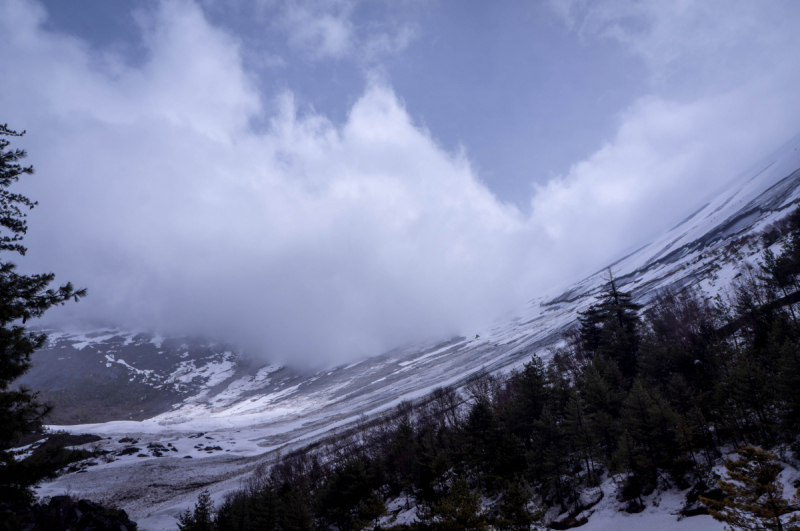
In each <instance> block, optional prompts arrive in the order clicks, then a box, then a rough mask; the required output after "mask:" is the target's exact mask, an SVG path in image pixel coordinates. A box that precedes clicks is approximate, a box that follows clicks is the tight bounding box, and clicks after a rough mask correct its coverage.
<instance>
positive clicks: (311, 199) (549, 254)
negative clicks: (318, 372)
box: [0, 0, 800, 366]
mask: <svg viewBox="0 0 800 531" xmlns="http://www.w3.org/2000/svg"><path fill="white" fill-rule="evenodd" d="M593 5H594V4H593ZM603 5H606V4H603ZM608 5H609V6H612V7H613V6H614V5H623V6H625V5H627V4H626V3H624V2H622V3H614V2H612V3H610V4H608ZM676 5H678V4H676ZM568 7H569V9H568V10H566V11H562V13H567V14H568V15H569V17H572V18H570V19H569V20H578V21H582V20H583V18H581V17H584V18H585V17H589V16H590V12H589V11H585V12H584V11H579V10H580V9H586V8H585V7H581V5H579V4H575V5H573V4H570V6H568ZM342 9H344V8H342ZM609 9H610V8H609ZM609 12H612V11H609ZM614 12H615V13H616V12H620V11H614ZM603 13H605V11H604V12H603ZM621 13H622V15H618V16H617V17H618V18H619V17H622V18H619V20H618V18H614V16H611V15H604V17H605V18H604V19H603V22H602V24H598V25H597V26H596V27H597V28H599V29H597V30H592V31H589V30H588V29H585V28H587V27H589V26H588V25H587V24H588V23H585V22H580V24H579V23H578V22H574V25H575V27H578V25H580V26H581V27H582V28H584V29H583V30H581V31H583V32H584V38H585V39H588V40H591V39H606V38H609V36H610V38H613V39H616V40H617V42H620V43H621V45H623V46H626V47H628V48H629V49H630V50H631V51H632V52H633V53H637V54H641V56H642V57H644V58H647V57H648V55H647V54H646V53H644V52H641V51H640V50H651V49H652V50H659V48H658V47H657V46H655V45H654V44H649V43H650V42H651V41H652V40H654V39H655V40H658V39H657V38H656V37H654V36H653V35H654V34H655V33H659V34H660V33H661V32H663V30H658V31H655V30H653V29H649V30H648V29H647V28H657V27H661V26H659V24H663V22H662V21H661V18H660V17H666V18H667V19H668V20H672V19H671V18H670V17H673V15H670V14H667V15H664V14H661V13H660V12H656V14H653V15H648V16H652V19H653V20H652V21H651V22H648V23H647V24H640V26H641V27H643V28H644V30H642V31H643V33H642V32H640V33H636V34H634V33H630V34H628V33H626V34H625V37H624V38H622V37H620V36H619V35H621V33H619V31H617V30H615V31H617V32H616V33H615V32H614V31H611V30H610V29H609V28H612V27H616V26H620V27H623V26H622V22H623V21H627V20H628V19H627V18H626V17H628V15H627V14H626V12H624V11H623V12H621ZM648 13H649V12H648ZM318 15H319V14H314V15H313V17H316V18H315V20H320V17H319V16H318ZM346 15H347V13H346V9H344V11H342V12H341V13H339V14H338V15H337V14H335V13H334V15H331V16H333V17H334V19H336V18H337V17H339V18H340V19H341V20H339V21H338V22H335V23H333V22H332V23H331V25H330V26H321V27H318V28H317V29H314V27H313V26H312V28H311V30H309V31H310V33H309V35H310V37H308V39H309V40H306V41H303V40H302V39H301V41H298V42H300V43H302V42H306V43H311V44H310V46H312V48H314V47H316V48H315V49H317V50H318V51H324V53H325V54H328V57H337V55H336V54H338V53H342V54H344V53H349V52H347V50H352V46H354V44H353V43H354V42H362V41H358V39H355V38H354V37H353V35H354V33H353V31H354V30H353V26H350V25H348V24H349V23H347V22H346V21H347V20H349V19H348V18H347V16H346ZM302 16H305V15H302ZM302 16H301V18H302ZM565 16H566V15H565ZM591 16H595V17H596V16H597V15H591ZM615 16H616V15H615ZM698 16H699V15H698ZM770 16H775V14H774V13H772V14H771V15H770ZM313 17H312V18H313ZM322 18H324V17H322ZM673 18H674V17H673ZM623 19H624V20H623ZM45 20H46V13H45V12H44V10H43V9H42V8H41V7H38V6H37V5H36V4H32V3H30V2H23V1H22V0H8V1H6V2H4V3H3V4H2V7H1V8H0V36H2V37H0V38H2V46H3V49H4V50H5V54H4V55H5V60H4V61H3V62H2V63H0V77H2V79H3V80H4V83H3V86H2V87H0V108H3V109H4V116H3V117H2V121H3V122H8V123H9V125H10V126H11V127H16V128H26V129H28V131H29V134H28V135H27V136H26V137H25V138H24V139H23V140H22V141H21V142H20V145H24V147H26V148H28V149H29V152H30V154H31V157H30V162H31V163H32V164H34V165H35V166H36V168H37V175H36V176H35V177H34V178H32V179H31V180H30V183H29V184H25V185H22V186H20V190H21V191H23V192H25V193H28V194H29V195H31V196H32V197H33V198H35V199H37V200H39V202H40V206H39V207H38V208H37V209H36V210H35V211H34V212H33V213H32V216H31V218H30V233H29V234H30V236H29V237H28V238H27V243H28V245H29V247H30V251H29V254H28V256H27V257H26V258H25V259H24V260H23V261H21V265H22V266H23V267H24V268H25V269H26V270H29V271H41V270H45V271H46V270H51V269H52V270H55V272H56V273H57V274H58V279H59V280H65V279H69V280H71V281H73V282H74V283H75V284H77V285H78V286H81V287H83V286H86V287H88V288H89V290H90V297H89V298H87V299H86V300H85V301H82V302H81V303H80V304H78V305H71V306H69V307H67V308H65V309H64V310H60V311H59V312H57V313H56V315H57V316H59V317H66V316H79V317H81V318H86V319H103V320H107V321H111V322H116V323H121V324H123V325H127V326H141V327H147V328H151V329H157V330H161V331H164V332H167V333H203V334H207V335H211V336H216V337H221V338H224V339H226V340H231V341H235V342H238V343H239V344H241V345H242V346H244V347H246V348H247V349H248V350H249V351H250V352H251V353H253V354H256V355H263V357H264V358H266V359H270V360H272V361H277V362H292V363H295V364H305V365H310V366H320V365H326V364H332V363H335V362H343V361H346V360H350V359H353V358H357V357H361V356H366V355H370V354H377V353H380V352H382V351H384V350H386V349H388V348H391V347H394V346H396V345H398V344H402V343H413V342H417V341H422V340H425V339H429V338H439V337H443V336H446V335H449V334H455V333H469V332H471V331H473V330H474V329H475V328H476V327H479V326H482V325H484V324H485V323H487V322H488V321H490V320H491V319H492V318H494V317H496V316H498V315H500V314H501V313H502V312H504V311H506V310H507V309H509V308H513V307H515V306H516V305H518V304H520V303H521V302H522V301H524V300H526V299H529V298H530V297H531V296H533V295H536V294H537V293H539V292H540V291H541V290H543V289H547V288H549V287H550V286H552V285H554V284H558V283H565V282H568V281H572V280H576V277H577V276H579V275H581V274H586V273H591V272H593V271H594V270H596V269H598V268H600V267H602V266H603V265H605V264H606V263H608V262H610V261H611V260H613V259H614V258H616V257H618V256H619V254H620V253H621V252H623V251H624V250H626V249H629V248H630V247H631V246H634V245H637V244H641V243H644V242H645V241H646V240H647V239H648V238H650V237H652V236H654V235H656V234H657V233H658V232H659V231H660V230H663V228H664V227H665V226H669V224H670V223H673V222H674V221H675V220H676V219H680V218H681V217H684V216H685V214H686V213H687V211H690V210H691V209H693V208H695V207H696V206H697V205H698V204H699V203H700V202H702V201H703V200H704V199H705V197H704V196H707V195H708V194H712V193H714V192H715V191H717V190H718V189H719V188H720V187H722V186H724V185H725V183H726V182H728V180H729V179H730V178H731V177H733V176H734V175H736V174H737V173H739V172H740V171H741V170H742V169H743V168H744V167H746V166H748V165H749V164H750V163H752V161H753V160H754V159H755V158H757V157H758V156H760V155H763V154H764V153H765V152H767V151H769V150H771V149H773V148H775V147H777V146H778V145H779V144H780V142H781V141H783V140H785V139H786V138H787V137H788V136H789V135H790V134H791V133H794V132H795V130H796V128H797V123H798V120H797V119H798V117H800V103H798V101H796V100H797V99H796V98H795V97H794V93H793V92H792V90H791V89H792V88H793V87H795V86H797V83H796V82H797V79H796V77H797V73H796V72H795V69H794V68H792V66H791V65H793V64H794V63H793V62H792V61H788V62H785V63H783V62H781V61H780V60H781V59H783V60H788V58H790V57H795V56H796V54H797V52H798V51H800V50H798V48H797V47H796V46H795V44H794V41H793V40H792V38H791V37H784V36H775V37H771V38H770V39H766V40H764V41H763V42H761V41H759V42H761V44H759V46H760V48H758V49H757V50H753V51H752V52H751V53H752V54H753V57H760V56H767V55H769V53H775V54H777V57H776V58H775V59H774V60H772V61H771V62H770V64H769V65H766V66H764V65H761V64H760V63H759V65H758V70H757V71H758V72H759V76H757V78H754V79H751V78H749V77H748V76H747V75H745V74H746V72H745V70H742V71H741V72H738V71H737V72H734V73H733V74H731V73H730V72H728V71H727V70H725V71H723V70H720V72H721V73H720V74H719V75H717V74H715V75H714V76H712V79H711V81H709V82H701V81H694V80H693V81H692V82H691V83H688V84H680V83H677V84H676V83H673V82H672V81H663V82H662V81H658V79H666V80H668V79H669V77H670V76H672V75H675V74H668V75H667V74H665V75H656V74H657V73H658V72H657V71H660V69H667V68H673V67H672V66H663V65H678V70H680V68H683V66H681V65H684V64H686V62H685V61H684V60H683V59H681V57H682V54H686V53H689V52H688V51H685V50H683V44H681V43H682V42H683V41H681V40H680V39H677V40H676V44H674V49H672V50H670V49H666V46H667V45H665V49H663V50H661V51H659V53H662V54H663V57H664V58H670V57H672V58H673V59H670V60H666V59H658V60H656V59H646V60H648V61H650V63H649V64H650V65H651V69H652V71H653V72H654V76H653V78H654V80H655V81H654V84H653V91H652V93H651V94H647V95H643V96H642V97H641V98H639V99H638V100H637V101H636V102H634V103H633V104H632V105H631V106H630V107H629V108H628V109H626V110H625V111H624V112H623V113H622V114H621V115H620V116H619V127H618V130H617V133H616V135H615V136H614V138H611V139H609V141H608V143H607V144H606V145H604V146H603V147H602V148H601V149H600V150H598V151H597V152H596V153H594V154H591V155H590V156H588V157H586V159H585V160H583V161H579V162H576V164H574V165H573V167H572V168H571V169H570V171H569V172H568V173H567V174H566V175H563V176H560V177H559V178H557V179H554V180H552V181H551V182H549V183H547V184H546V185H544V186H541V187H539V188H537V189H536V191H535V193H534V194H533V196H532V197H531V205H532V213H531V214H530V215H525V214H523V213H521V212H520V211H519V210H518V209H516V208H515V207H514V206H513V205H509V204H505V203H503V202H501V201H498V200H497V198H496V197H495V196H494V195H493V194H492V192H491V190H490V189H489V188H487V186H486V185H484V184H483V183H482V182H481V180H480V178H479V175H477V173H476V171H475V170H474V168H473V167H472V165H471V164H470V161H469V159H468V158H467V156H466V155H465V154H464V152H449V151H447V150H444V149H443V148H442V147H441V146H440V145H438V144H437V142H436V141H435V139H434V138H433V136H432V134H431V133H430V132H429V131H427V130H426V129H424V128H423V127H421V126H419V125H418V124H415V123H414V122H413V120H412V119H411V118H410V116H409V113H408V112H407V111H406V109H405V107H404V105H403V102H402V100H401V98H399V97H398V95H396V94H395V93H394V91H393V90H392V88H391V86H389V85H388V84H387V83H386V82H382V81H380V80H374V79H372V80H371V81H369V82H368V84H367V86H366V88H365V90H364V93H363V94H362V95H361V96H360V97H359V98H358V99H357V100H356V101H355V103H354V104H353V105H352V107H351V108H350V111H349V114H348V116H347V119H346V120H344V122H343V123H334V122H332V121H331V120H329V119H328V118H327V117H326V116H324V115H322V114H319V113H317V112H315V111H313V110H306V109H302V108H298V105H297V104H296V102H295V100H294V97H293V95H292V93H291V92H288V91H287V92H284V93H281V94H278V95H269V96H266V95H264V94H261V93H259V92H258V89H257V88H256V87H257V83H256V82H255V80H254V79H253V78H252V77H251V74H250V73H249V72H248V71H247V69H246V67H245V66H244V64H243V61H242V55H243V51H242V46H243V45H242V43H241V42H239V40H238V39H236V38H235V37H234V36H232V35H231V34H229V33H228V32H226V31H223V30H221V29H219V28H218V27H215V26H214V25H212V24H211V23H210V22H209V21H208V20H207V18H206V17H205V16H204V14H203V11H202V10H201V9H200V8H199V7H198V6H197V5H196V4H195V3H192V2H189V1H188V0H173V1H164V2H162V3H161V4H159V8H158V10H157V11H156V12H155V13H152V14H150V15H149V16H148V17H146V22H145V23H144V25H143V28H144V34H143V42H144V45H145V47H146V50H147V53H146V56H145V58H144V60H143V61H142V62H140V63H137V64H130V63H127V62H126V61H125V60H124V59H123V58H121V57H118V56H115V55H112V54H107V53H100V52H98V51H97V50H93V49H91V48H90V47H88V46H87V45H86V44H85V43H83V42H82V41H80V40H78V39H76V38H74V37H71V36H69V35H64V34H59V33H54V32H52V31H50V30H47V29H45V25H44V22H45ZM298 20H300V19H298ZM647 20H649V19H647ZM760 20H761V22H760V23H759V24H766V22H765V21H767V20H768V19H767V18H764V19H760ZM336 24H341V27H340V28H339V29H331V28H333V27H334V26H335V25H336ZM626 24H627V22H626ZM637 24H639V23H637ZM671 24H675V23H674V22H671ZM634 26H636V27H639V26H637V25H636V24H634ZM624 27H627V26H624ZM671 27H676V28H681V27H683V26H681V25H680V24H677V25H674V26H671ZM704 27H705V26H704ZM715 27H716V26H714V25H713V24H712V25H710V26H709V28H711V29H709V31H710V32H711V33H712V34H713V35H709V36H708V37H707V40H708V42H711V43H712V45H709V46H711V47H712V50H716V49H718V48H719V45H718V44H714V43H718V42H728V41H726V40H725V39H722V37H719V36H715V35H716V33H714V32H715V31H718V30H716V29H714V28H715ZM726 27H727V26H726ZM786 27H788V25H787V26H786ZM320 28H321V29H320ZM326 28H327V29H326ZM692 28H694V26H691V25H690V26H689V29H687V30H685V31H686V32H688V34H687V38H691V37H692V35H693V34H692V31H694V29H692ZM756 28H757V29H761V30H766V28H765V27H762V26H760V25H756ZM329 30H330V32H331V33H330V34H328V33H326V32H328V31H329ZM620 31H621V30H620ZM719 31H721V30H719ZM753 31H755V30H753ZM786 31H789V30H788V29H787V30H786ZM315 32H316V33H315ZM748 35H749V34H748V33H746V32H745V34H744V36H740V37H736V38H733V41H732V42H734V41H735V42H739V41H737V40H736V39H744V38H745V37H747V36H748ZM303 38H304V39H305V37H303ZM359 38H360V37H359ZM720 39H722V41H720ZM662 40H663V39H662ZM787 43H788V44H787ZM779 45H780V46H779ZM303 46H305V44H303ZM382 46H383V45H382ZM393 46H394V47H395V48H401V47H402V43H400V44H399V45H392V44H391V43H389V44H387V45H386V46H385V48H386V49H391V48H392V47H393ZM703 46H704V45H703V41H702V40H700V41H698V43H697V44H695V45H693V48H692V49H694V50H695V52H696V53H698V54H700V56H705V55H708V57H711V56H712V55H713V54H710V52H709V54H706V53H705V51H704V50H705V48H703ZM786 46H788V48H786V49H784V48H783V47H786ZM723 49H724V50H737V49H738V48H737V47H736V46H734V45H730V46H728V47H727V48H725V47H723ZM701 52H702V53H701ZM319 53H322V52H319ZM648 53H649V52H648ZM653 53H655V52H653ZM714 53H717V52H714ZM726 53H727V52H725V53H721V56H720V60H722V61H727V62H728V63H735V61H733V58H731V57H728V56H727V55H726ZM731 53H733V52H731ZM709 60H710V59H709ZM754 61H755V60H754ZM770 65H772V66H770ZM687 68H688V67H687ZM692 68H694V67H692ZM698 68H699V67H698ZM742 68H743V69H745V67H742ZM753 68H756V67H755V66H754V67H753ZM664 71H665V70H664ZM676 71H677V70H676ZM679 77H680V76H679ZM723 78H724V79H723ZM723 81H724V82H723ZM676 86H677V87H678V88H675V87H676ZM267 109H277V111H276V112H274V113H273V114H268V112H272V111H271V110H270V111H268V110H267ZM254 124H257V125H254ZM264 124H266V125H264ZM532 149H535V146H532Z"/></svg>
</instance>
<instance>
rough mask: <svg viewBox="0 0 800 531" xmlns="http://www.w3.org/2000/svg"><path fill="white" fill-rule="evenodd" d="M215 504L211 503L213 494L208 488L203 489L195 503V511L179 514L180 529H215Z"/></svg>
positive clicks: (206, 530) (184, 530)
mask: <svg viewBox="0 0 800 531" xmlns="http://www.w3.org/2000/svg"><path fill="white" fill-rule="evenodd" d="M213 513H214V504H213V503H211V495H210V494H209V492H208V490H206V489H203V490H202V491H201V492H200V495H199V496H198V497H197V503H195V504H194V511H189V509H186V512H184V513H181V514H180V515H179V516H178V529H179V530H180V531H214V522H213V520H212V515H213Z"/></svg>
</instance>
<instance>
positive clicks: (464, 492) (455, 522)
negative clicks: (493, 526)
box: [422, 476, 489, 531]
mask: <svg viewBox="0 0 800 531" xmlns="http://www.w3.org/2000/svg"><path fill="white" fill-rule="evenodd" d="M480 501H481V500H480V496H479V495H478V494H477V493H473V492H472V491H471V490H470V488H469V483H467V480H466V478H464V476H460V477H459V478H458V479H456V480H455V481H454V482H453V484H452V486H451V487H450V492H449V493H448V495H447V496H445V497H444V498H443V499H442V500H441V501H439V502H437V503H435V504H433V508H432V510H431V511H430V512H429V513H427V514H423V515H422V516H423V518H425V519H426V520H428V521H430V523H431V528H432V529H435V530H437V531H485V530H486V529H488V528H489V526H488V523H487V521H486V515H485V514H484V512H483V510H482V509H481V503H480Z"/></svg>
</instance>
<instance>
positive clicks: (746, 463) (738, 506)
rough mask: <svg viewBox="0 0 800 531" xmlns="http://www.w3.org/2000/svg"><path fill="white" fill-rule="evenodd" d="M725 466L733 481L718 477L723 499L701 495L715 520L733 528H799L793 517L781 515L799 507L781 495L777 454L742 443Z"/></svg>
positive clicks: (784, 530) (772, 530) (745, 530)
mask: <svg viewBox="0 0 800 531" xmlns="http://www.w3.org/2000/svg"><path fill="white" fill-rule="evenodd" d="M725 469H726V470H727V473H728V477H729V478H730V479H731V480H732V481H724V480H722V479H720V480H719V485H720V487H721V488H722V490H723V491H724V492H725V494H726V497H725V499H724V500H723V501H715V500H710V499H708V498H705V497H702V496H701V497H700V501H701V502H703V503H704V504H705V505H706V506H707V507H708V512H709V513H710V514H711V516H713V517H714V519H715V520H718V521H720V522H724V523H726V524H728V525H730V526H731V528H732V529H733V530H742V531H766V530H770V531H798V530H800V526H799V525H797V522H796V519H794V518H792V519H788V521H784V520H786V519H785V518H782V517H784V516H786V515H788V514H791V513H793V512H795V511H797V510H798V507H794V506H792V505H790V504H789V503H788V502H787V501H786V500H785V499H784V498H783V485H781V483H780V481H779V480H778V475H779V474H780V473H781V470H782V467H781V465H780V463H779V462H778V461H777V456H776V455H775V454H773V453H770V452H767V451H764V450H762V449H760V448H754V447H752V446H742V447H741V449H740V450H739V458H738V459H737V460H736V461H732V460H730V459H727V460H725Z"/></svg>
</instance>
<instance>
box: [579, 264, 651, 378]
mask: <svg viewBox="0 0 800 531" xmlns="http://www.w3.org/2000/svg"><path fill="white" fill-rule="evenodd" d="M598 298H599V299H600V300H599V302H598V303H596V304H593V305H592V306H590V307H589V309H588V310H586V311H585V312H581V313H580V314H579V315H580V317H578V322H579V323H580V334H581V339H582V341H583V343H584V348H585V349H586V350H587V351H589V352H593V353H594V354H595V356H602V357H605V358H607V359H610V360H613V361H614V362H615V363H616V364H617V365H618V366H619V369H620V371H621V372H622V375H623V376H624V377H625V378H626V379H627V380H628V381H630V380H632V379H633V376H634V375H635V374H636V364H637V359H638V356H639V341H640V335H639V324H640V319H639V310H641V308H642V307H641V305H639V304H636V303H635V302H633V296H632V294H631V292H629V291H620V290H619V288H618V287H617V281H616V279H615V278H614V277H613V276H612V275H611V273H610V272H609V275H608V283H607V284H606V286H605V288H604V291H603V292H602V293H601V294H600V295H599V296H598Z"/></svg>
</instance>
